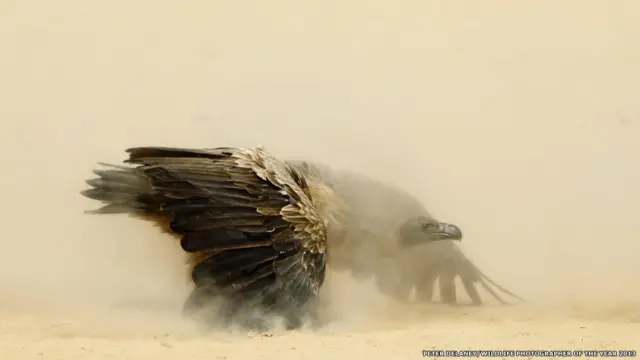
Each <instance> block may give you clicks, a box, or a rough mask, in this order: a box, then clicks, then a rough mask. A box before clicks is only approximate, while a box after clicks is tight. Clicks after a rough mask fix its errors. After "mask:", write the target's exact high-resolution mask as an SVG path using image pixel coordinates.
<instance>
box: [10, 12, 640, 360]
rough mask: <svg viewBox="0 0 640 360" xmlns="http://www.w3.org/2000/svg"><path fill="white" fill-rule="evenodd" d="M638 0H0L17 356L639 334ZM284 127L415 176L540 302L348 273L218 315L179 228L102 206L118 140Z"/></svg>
mask: <svg viewBox="0 0 640 360" xmlns="http://www.w3.org/2000/svg"><path fill="white" fill-rule="evenodd" d="M639 12H640V3H638V2H637V1H634V0H628V1H625V0H615V1H613V0H612V1H588V0H581V1H569V0H567V1H562V2H561V1H554V2H552V1H524V0H523V1H506V0H505V1H489V0H487V1H482V2H480V1H477V2H472V1H447V2H445V1H417V0H416V1H398V2H393V4H392V3H391V2H387V1H377V0H375V1H363V0H359V1H351V2H348V1H332V0H330V1H316V2H300V1H298V2H296V1H280V0H272V1H268V2H267V1H264V2H261V1H243V2H237V1H219V0H215V1H184V2H178V1H176V2H172V3H170V2H158V1H150V0H130V1H127V2H114V1H102V0H97V1H91V2H90V1H80V0H59V1H44V0H29V1H20V2H18V1H12V0H0V44H2V47H1V50H0V52H1V54H0V79H1V80H0V99H1V100H2V101H1V102H0V104H1V105H0V119H2V131H1V132H0V136H1V137H2V141H1V142H0V146H1V149H2V151H1V153H0V156H1V164H2V176H0V186H1V187H2V189H3V195H2V206H0V212H1V218H2V230H3V237H2V240H0V291H1V292H2V296H1V297H0V357H1V358H2V359H10V360H21V359H65V360H73V359H159V360H162V359H199V358H202V359H247V358H258V359H276V358H277V359H294V358H300V359H302V358H304V359H326V358H329V357H335V358H344V359H351V358H354V359H355V358H370V359H378V358H379V359H404V358H419V357H421V356H422V350H423V349H427V350H456V349H495V350H499V349H520V350H541V349H561V350H562V349H566V350H576V349H598V350H601V349H609V350H616V351H617V350H638V349H640V287H639V286H638V278H639V277H640V221H638V214H640V187H639V186H638V184H640V168H639V167H638V165H639V164H640V105H639V104H640V103H639V99H640V66H639V65H638V64H640V42H639V41H638V38H639V36H640V22H638V15H637V14H638V13H639ZM136 145H166V146H187V147H214V146H255V145H264V146H266V147H267V148H268V149H269V150H271V151H272V152H274V153H275V154H277V155H278V156H281V157H287V158H306V159H311V160H315V161H320V162H324V163H327V164H331V165H333V166H335V167H337V168H343V169H349V168H350V169H354V170H356V171H360V172H364V173H367V174H370V175H373V176H376V177H378V178H380V179H383V180H386V181H389V182H392V183H394V184H396V185H398V186H401V187H404V188H406V189H408V190H410V191H411V192H413V193H414V194H415V195H416V196H418V197H420V199H422V200H423V201H424V202H425V203H426V204H428V207H429V209H430V210H431V211H432V212H433V213H434V214H436V215H437V216H438V217H440V218H443V219H446V220H447V221H452V222H455V223H456V224H458V225H460V226H461V227H462V229H463V231H464V233H465V239H464V241H463V243H462V245H461V246H462V248H463V250H464V251H465V253H466V254H468V256H469V257H471V258H472V259H473V260H474V261H475V262H476V263H477V265H478V266H479V267H481V268H482V269H483V270H484V271H485V272H486V273H487V274H489V275H490V276H491V277H493V278H494V279H495V280H496V281H498V282H499V283H501V284H503V285H504V286H506V287H507V288H510V289H512V290H513V291H515V292H517V293H519V294H520V295H522V296H524V297H525V298H527V300H528V303H527V304H525V305H520V306H514V307H500V306H497V305H496V304H494V303H491V302H488V303H487V306H486V307H483V308H451V307H447V306H424V305H419V304H416V305H415V306H413V305H412V306H399V305H397V304H393V303H390V302H389V301H388V299H386V298H384V297H382V296H381V295H380V294H378V293H377V291H376V289H375V287H374V286H372V285H371V284H369V283H362V282H357V281H355V280H353V279H351V278H350V277H348V276H344V274H339V273H333V274H331V276H330V277H329V279H328V281H327V290H326V291H327V294H328V295H326V296H329V297H331V300H332V302H331V304H332V305H331V306H332V310H333V314H334V318H333V321H332V322H331V323H330V324H329V325H327V326H326V327H325V328H323V329H321V330H319V331H317V332H312V331H311V330H300V331H294V332H290V333H286V332H275V333H273V336H269V337H267V336H262V335H260V334H247V333H243V332H233V333H225V332H214V333H207V334H203V333H202V331H201V329H199V328H198V327H197V326H194V324H192V323H189V322H188V321H186V320H184V319H182V318H181V316H180V308H181V304H182V301H183V299H184V298H185V296H186V295H187V293H188V291H189V284H188V281H187V280H188V275H187V273H186V272H185V267H184V257H183V254H182V253H181V252H180V250H179V248H178V245H177V244H175V242H173V241H172V240H171V239H170V238H168V237H166V236H164V235H160V234H158V232H157V231H156V229H154V228H153V227H152V226H150V225H149V224H145V223H141V222H139V221H135V220H132V219H130V218H127V217H91V216H85V215H84V214H83V211H84V210H88V209H92V208H95V206H96V205H97V204H96V203H95V202H91V201H90V200H88V199H85V198H82V197H81V196H80V194H79V191H80V190H82V189H84V188H86V186H85V184H84V180H85V179H86V178H88V177H89V176H91V169H92V168H93V167H94V166H95V164H96V162H97V161H108V162H118V161H120V160H122V159H123V158H124V155H125V154H124V152H123V150H124V149H125V148H127V147H130V146H136Z"/></svg>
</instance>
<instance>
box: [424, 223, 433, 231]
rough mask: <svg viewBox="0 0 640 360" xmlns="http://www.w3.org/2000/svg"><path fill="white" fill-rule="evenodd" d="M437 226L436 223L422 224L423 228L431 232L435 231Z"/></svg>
mask: <svg viewBox="0 0 640 360" xmlns="http://www.w3.org/2000/svg"><path fill="white" fill-rule="evenodd" d="M436 226H437V225H436V224H434V223H422V228H423V229H425V230H429V229H433V228H435V227H436Z"/></svg>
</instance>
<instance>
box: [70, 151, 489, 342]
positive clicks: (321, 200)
mask: <svg viewBox="0 0 640 360" xmlns="http://www.w3.org/2000/svg"><path fill="white" fill-rule="evenodd" d="M126 152H127V153H128V159H126V160H125V161H124V163H125V165H114V164H107V163H99V164H100V165H101V166H102V168H101V169H96V170H94V171H93V172H94V174H95V175H97V177H95V178H92V179H89V180H87V181H86V182H87V184H88V185H90V186H91V188H90V189H87V190H84V191H83V192H82V194H83V195H84V196H85V197H88V198H90V199H93V200H97V201H100V202H102V206H101V207H99V208H98V209H95V210H91V211H87V212H88V213H91V214H128V215H130V216H133V217H137V218H139V219H142V220H147V221H151V222H153V223H155V224H156V225H158V226H159V227H160V228H161V229H162V230H163V231H164V232H166V233H168V234H171V235H173V237H175V238H176V240H177V241H179V242H180V246H181V247H182V249H183V250H184V251H185V252H186V253H188V254H189V264H190V272H191V279H192V281H193V285H194V286H193V290H192V292H191V294H190V295H189V296H188V298H187V299H186V300H185V305H184V311H185V313H187V314H195V313H197V312H198V311H200V310H202V309H204V310H206V311H205V312H201V313H199V314H200V315H201V316H203V317H205V320H206V321H209V322H214V323H215V324H226V325H231V324H233V323H235V324H239V325H241V326H243V327H246V328H252V329H256V328H257V329H265V328H268V327H269V325H268V322H269V319H272V318H273V317H276V318H279V319H282V320H284V323H285V326H286V327H287V328H288V329H294V328H298V327H300V326H302V325H303V322H304V320H305V319H306V318H311V319H313V317H314V314H315V312H316V309H317V301H318V297H319V291H320V288H321V287H322V285H323V283H324V280H325V273H326V269H327V266H334V267H335V268H336V269H338V270H340V269H345V270H349V271H351V272H352V274H354V276H356V277H358V276H359V277H374V278H376V279H377V282H378V285H379V287H380V288H381V290H383V292H385V293H387V294H389V295H392V296H394V297H396V298H403V297H406V296H405V295H406V294H405V293H404V290H405V289H406V288H408V287H409V285H415V286H418V287H420V285H421V287H422V288H423V290H422V292H423V293H429V291H430V289H431V288H432V287H433V281H432V280H433V278H434V277H437V276H442V274H443V273H446V276H448V277H446V278H445V279H450V281H449V280H447V281H445V286H444V287H445V288H446V287H447V286H449V288H451V287H454V285H453V280H452V278H451V276H452V274H453V275H454V276H455V275H456V274H458V275H460V276H461V278H463V282H464V278H465V277H466V279H467V281H466V283H465V288H467V283H470V282H477V281H480V280H481V278H482V276H480V272H479V270H477V268H475V267H474V266H473V264H471V263H470V262H468V261H462V262H460V261H458V262H455V261H454V262H453V264H454V266H451V264H452V262H451V261H444V262H439V261H432V262H431V263H430V265H429V268H425V269H424V273H422V274H418V273H417V272H416V271H415V269H414V270H408V269H404V268H403V266H402V264H401V262H402V260H401V259H402V256H403V254H405V253H406V251H409V252H411V250H407V249H410V248H419V247H421V246H427V245H428V244H431V243H437V242H444V241H445V240H449V241H460V240H461V239H462V232H461V230H460V229H459V228H458V227H457V226H456V225H454V224H450V223H446V222H441V221H438V220H436V219H435V218H434V217H433V216H431V215H430V214H429V213H428V212H427V211H426V210H425V209H424V207H422V205H421V204H420V203H419V202H418V201H417V200H415V199H414V198H413V197H411V196H410V195H408V194H405V193H403V192H401V191H399V190H397V189H393V188H390V187H388V186H386V185H384V184H381V183H378V182H375V181H372V180H370V179H366V178H365V177H362V176H356V175H349V174H346V175H345V173H341V172H336V171H332V170H330V169H329V168H327V167H323V166H321V165H317V164H312V163H309V162H303V161H282V160H279V159H276V158H275V157H274V156H272V155H271V154H270V153H268V152H267V151H266V150H265V149H263V148H231V147H218V148H213V149H187V148H171V147H135V148H130V149H127V150H126ZM354 190H357V191H354ZM456 256H457V257H456ZM456 256H454V258H455V259H461V257H460V255H456ZM378 260H379V261H378ZM381 264H387V266H386V267H385V266H381ZM389 266H390V267H389ZM385 268H387V269H389V268H391V269H393V271H390V272H388V273H384V272H383V269H385ZM390 273H392V274H396V275H397V276H396V277H395V278H393V277H390V276H389V275H390ZM398 276H399V277H398ZM403 276H406V278H405V279H403V278H402V277H403ZM440 282H441V284H442V283H443V281H442V277H441V281H440ZM441 288H442V285H441ZM467 291H469V289H468V288H467ZM476 295H477V294H476ZM447 296H448V297H449V298H450V297H451V296H452V292H451V290H450V289H449V290H446V291H445V292H444V295H443V297H447ZM472 297H473V295H472ZM448 300H451V299H448ZM449 302H450V301H449ZM213 309H215V310H213ZM209 310H211V311H209Z"/></svg>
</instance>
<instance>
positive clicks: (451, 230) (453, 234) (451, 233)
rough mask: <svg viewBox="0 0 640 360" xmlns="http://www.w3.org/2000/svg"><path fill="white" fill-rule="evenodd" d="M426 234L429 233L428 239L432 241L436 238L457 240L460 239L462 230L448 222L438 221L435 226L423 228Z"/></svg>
mask: <svg viewBox="0 0 640 360" xmlns="http://www.w3.org/2000/svg"><path fill="white" fill-rule="evenodd" d="M424 231H425V232H426V233H427V234H429V239H430V240H432V241H437V240H457V241H462V231H461V230H460V228H459V227H457V226H455V225H453V224H448V223H443V222H441V223H438V225H437V226H435V227H433V228H427V229H425V230H424Z"/></svg>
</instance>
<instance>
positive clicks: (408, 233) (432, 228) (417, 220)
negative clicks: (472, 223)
mask: <svg viewBox="0 0 640 360" xmlns="http://www.w3.org/2000/svg"><path fill="white" fill-rule="evenodd" d="M398 237H399V239H400V245H404V246H414V245H420V244H425V243H429V242H433V241H441V240H457V241H462V231H461V230H460V228H459V227H457V226H456V225H454V224H449V223H446V222H440V221H438V220H436V219H434V218H431V217H427V216H416V217H413V218H411V219H409V220H407V221H405V222H404V223H403V224H402V225H401V226H400V228H399V229H398Z"/></svg>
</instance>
